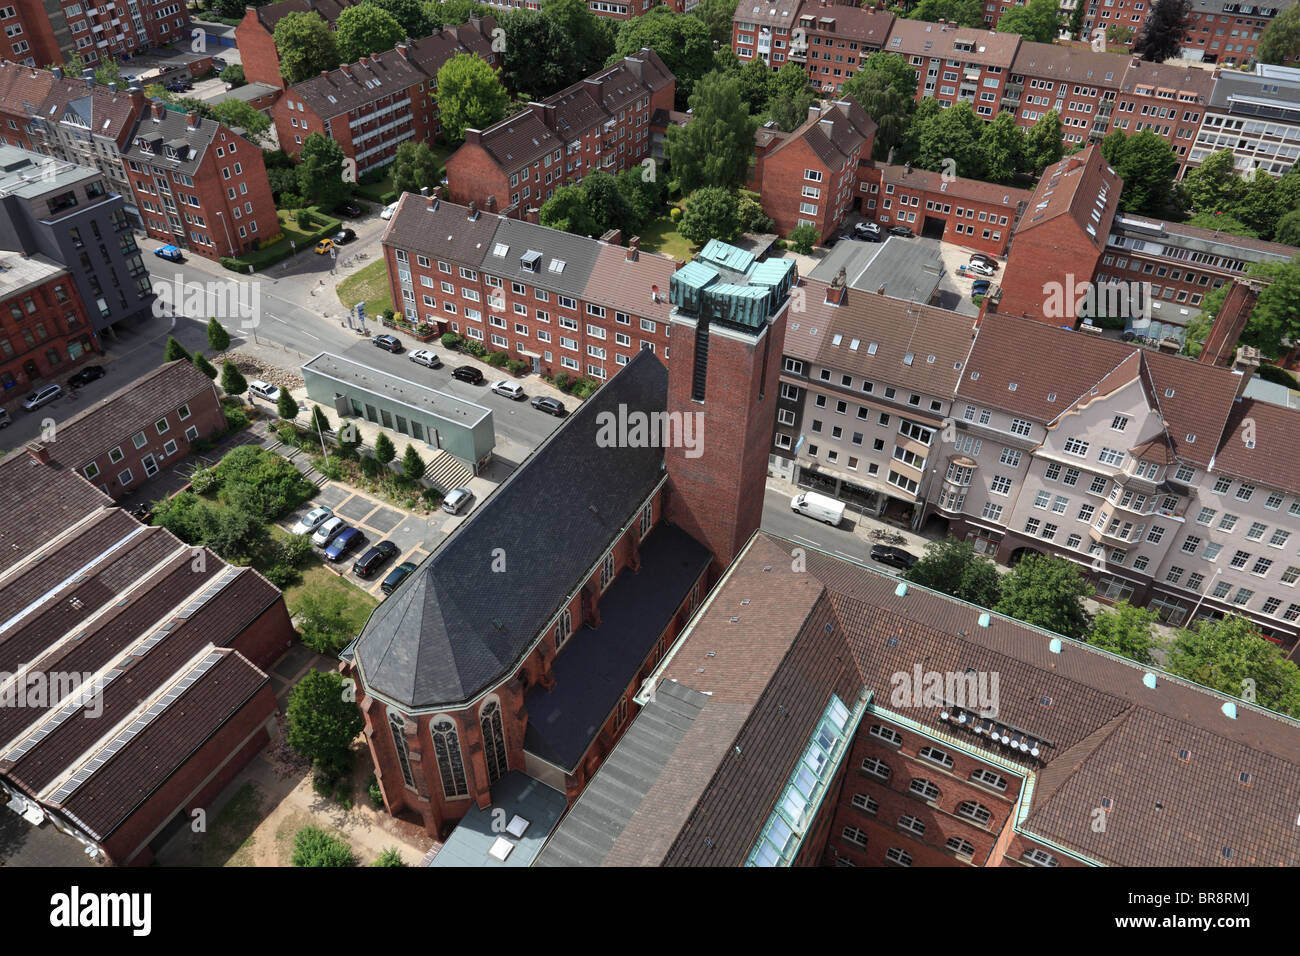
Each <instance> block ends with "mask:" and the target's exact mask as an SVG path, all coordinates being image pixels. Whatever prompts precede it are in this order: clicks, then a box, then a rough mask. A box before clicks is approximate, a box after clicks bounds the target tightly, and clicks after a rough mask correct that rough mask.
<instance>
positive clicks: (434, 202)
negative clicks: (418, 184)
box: [421, 186, 442, 212]
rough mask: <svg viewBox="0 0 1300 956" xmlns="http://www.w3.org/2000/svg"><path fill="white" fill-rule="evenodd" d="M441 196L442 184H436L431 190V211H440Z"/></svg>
mask: <svg viewBox="0 0 1300 956" xmlns="http://www.w3.org/2000/svg"><path fill="white" fill-rule="evenodd" d="M421 191H423V190H421ZM441 198H442V187H441V186H434V187H433V189H431V190H429V212H437V211H438V200H439V199H441Z"/></svg>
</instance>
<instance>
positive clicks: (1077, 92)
mask: <svg viewBox="0 0 1300 956" xmlns="http://www.w3.org/2000/svg"><path fill="white" fill-rule="evenodd" d="M1128 66H1129V58H1128V57H1127V56H1123V55H1120V54H1117V53H1098V52H1096V51H1094V50H1092V49H1090V48H1088V47H1086V46H1085V47H1074V46H1062V45H1058V44H1055V43H1033V42H1031V41H1028V40H1026V41H1025V42H1023V43H1021V44H1020V49H1019V50H1017V51H1016V58H1015V61H1014V63H1013V64H1012V67H1011V76H1010V78H1009V79H1008V82H1007V85H1006V92H1005V93H1004V94H1003V96H1002V107H1001V108H1002V111H1003V112H1007V113H1013V114H1014V115H1015V117H1016V122H1017V123H1018V124H1019V125H1020V126H1023V127H1026V128H1027V127H1030V126H1033V125H1034V123H1036V122H1037V121H1038V120H1040V119H1041V118H1042V117H1043V116H1044V115H1046V114H1047V113H1048V112H1050V111H1051V110H1056V112H1057V114H1058V115H1059V116H1060V117H1061V134H1062V138H1063V139H1064V140H1065V142H1067V143H1086V142H1100V141H1101V139H1102V138H1103V137H1104V136H1105V135H1106V134H1107V133H1108V132H1110V128H1111V127H1110V124H1111V116H1112V114H1113V112H1114V109H1115V97H1116V96H1117V94H1118V93H1119V89H1120V83H1121V82H1122V79H1123V76H1124V71H1125V70H1126V69H1128Z"/></svg>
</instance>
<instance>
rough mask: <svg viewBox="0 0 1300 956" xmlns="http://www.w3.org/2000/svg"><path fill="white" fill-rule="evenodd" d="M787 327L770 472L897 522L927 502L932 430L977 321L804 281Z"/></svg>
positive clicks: (946, 406)
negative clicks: (798, 306)
mask: <svg viewBox="0 0 1300 956" xmlns="http://www.w3.org/2000/svg"><path fill="white" fill-rule="evenodd" d="M799 288H800V293H801V295H802V303H803V308H802V309H801V310H800V311H799V312H798V313H796V314H793V315H791V317H790V318H791V321H790V323H789V327H788V328H787V330H786V335H785V346H784V350H783V352H784V354H783V358H782V367H781V394H780V396H779V399H778V401H777V412H776V432H775V434H774V435H773V438H772V449H771V453H770V457H769V462H768V471H769V473H770V474H773V475H776V476H777V477H780V478H783V479H785V480H786V481H794V482H797V483H799V484H803V485H807V486H811V487H814V488H817V489H819V490H824V491H826V492H827V493H829V494H832V495H835V496H836V497H839V498H842V499H843V500H845V501H848V502H851V503H852V504H853V506H854V507H855V508H857V509H859V510H861V511H863V512H865V513H868V514H873V515H885V514H888V516H889V517H891V518H894V519H901V518H902V517H903V516H904V515H906V516H907V517H908V518H911V517H912V516H913V515H912V512H916V513H919V512H920V510H921V507H922V505H923V503H924V501H925V498H926V494H927V492H928V490H929V488H928V486H929V484H930V480H931V474H932V469H930V468H929V467H928V463H929V462H930V456H931V454H932V453H933V452H934V451H935V450H936V449H937V448H938V446H939V440H938V438H937V437H936V436H937V435H938V432H939V431H940V430H941V429H942V428H943V424H944V421H945V419H947V418H948V417H949V416H950V414H951V408H950V405H951V402H952V394H953V391H954V390H955V389H956V387H957V383H958V381H959V380H960V379H961V370H962V368H963V367H964V366H965V362H966V358H967V354H968V353H969V352H970V346H971V331H972V326H973V321H972V319H971V317H970V316H964V315H961V314H959V313H957V312H951V311H949V310H947V309H940V308H935V307H933V306H928V305H921V304H919V303H915V302H906V301H903V300H901V299H895V298H890V297H888V296H885V295H881V294H878V293H876V292H866V291H862V290H860V289H853V288H846V287H845V284H844V282H843V279H842V278H839V277H837V278H836V279H834V280H832V281H831V282H829V283H827V282H819V281H817V280H814V279H804V280H802V282H801V283H800V287H799Z"/></svg>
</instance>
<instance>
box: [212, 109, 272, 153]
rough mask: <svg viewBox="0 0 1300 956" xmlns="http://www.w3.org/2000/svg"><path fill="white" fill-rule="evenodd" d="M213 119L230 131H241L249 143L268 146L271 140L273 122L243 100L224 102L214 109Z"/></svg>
mask: <svg viewBox="0 0 1300 956" xmlns="http://www.w3.org/2000/svg"><path fill="white" fill-rule="evenodd" d="M212 118H213V119H215V120H217V121H218V122H219V123H221V124H222V125H223V126H226V127H227V128H229V129H241V130H243V131H244V136H246V137H247V138H248V140H249V142H251V143H253V144H255V145H257V146H266V145H268V144H269V143H270V141H271V138H270V136H269V135H268V134H269V132H270V129H271V120H270V118H269V117H267V115H266V114H265V113H263V112H262V111H261V110H259V109H257V108H256V107H254V106H250V105H249V104H247V103H245V102H244V101H243V100H223V101H221V102H220V103H217V104H216V105H215V106H213V107H212Z"/></svg>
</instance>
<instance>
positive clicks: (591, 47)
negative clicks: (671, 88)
mask: <svg viewBox="0 0 1300 956" xmlns="http://www.w3.org/2000/svg"><path fill="white" fill-rule="evenodd" d="M542 13H543V14H544V15H545V16H546V18H547V19H548V20H550V21H552V22H553V23H555V24H556V25H557V26H559V28H560V31H561V32H562V33H563V34H564V35H565V36H567V37H569V38H570V39H571V40H572V41H573V48H574V50H576V51H577V54H578V60H577V66H576V69H577V71H578V76H587V75H588V74H591V73H595V72H596V71H597V70H598V69H600V67H601V65H602V64H604V63H605V61H606V60H607V59H609V57H610V55H611V54H613V52H614V48H615V47H614V29H613V24H612V23H611V22H610V21H609V20H606V19H605V18H604V17H598V16H596V15H595V14H594V13H592V12H591V10H590V8H589V7H588V6H587V0H542ZM636 49H637V50H639V49H641V48H640V47H639V46H638V47H636ZM632 52H635V51H632ZM619 55H620V56H623V55H624V54H623V53H620V54H619ZM678 79H679V81H680V77H679V78H678Z"/></svg>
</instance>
